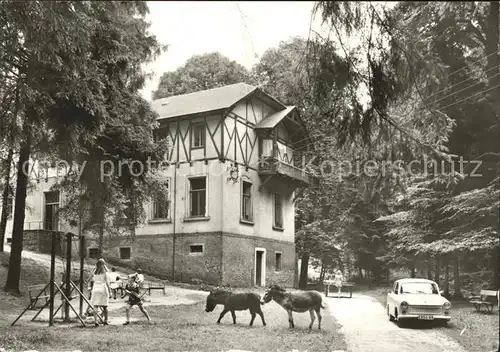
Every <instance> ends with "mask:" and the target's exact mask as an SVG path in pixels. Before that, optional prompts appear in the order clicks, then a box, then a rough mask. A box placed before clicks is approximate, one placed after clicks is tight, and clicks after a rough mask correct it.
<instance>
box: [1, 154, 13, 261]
mask: <svg viewBox="0 0 500 352" xmlns="http://www.w3.org/2000/svg"><path fill="white" fill-rule="evenodd" d="M13 153H14V151H13V149H12V148H10V149H9V153H8V154H7V161H6V163H7V165H6V167H5V178H4V182H5V187H4V189H3V194H2V215H1V218H0V252H3V250H4V248H3V244H4V242H5V230H6V228H7V218H8V214H7V211H8V209H7V203H8V201H9V195H10V194H9V193H10V165H11V164H12V155H13ZM11 211H12V209H11Z"/></svg>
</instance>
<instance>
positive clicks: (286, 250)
mask: <svg viewBox="0 0 500 352" xmlns="http://www.w3.org/2000/svg"><path fill="white" fill-rule="evenodd" d="M255 248H263V249H265V256H266V259H265V261H266V270H265V271H266V274H265V285H266V286H269V285H271V284H278V285H281V286H284V287H292V286H293V283H294V275H295V244H294V243H289V242H281V241H276V240H268V239H264V238H258V237H248V236H241V235H234V234H224V237H223V249H222V253H223V268H224V269H223V272H224V275H223V283H224V284H227V285H231V286H238V287H249V286H254V284H255V279H254V278H255ZM276 252H281V270H280V271H276Z"/></svg>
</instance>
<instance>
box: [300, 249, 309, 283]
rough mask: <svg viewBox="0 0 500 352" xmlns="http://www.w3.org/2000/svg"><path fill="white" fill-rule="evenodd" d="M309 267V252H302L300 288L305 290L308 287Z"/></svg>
mask: <svg viewBox="0 0 500 352" xmlns="http://www.w3.org/2000/svg"><path fill="white" fill-rule="evenodd" d="M308 268H309V254H305V253H302V259H301V262H300V278H299V288H300V289H301V290H305V289H306V288H307V269H308Z"/></svg>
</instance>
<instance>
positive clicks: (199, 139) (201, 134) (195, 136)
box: [191, 124, 205, 149]
mask: <svg viewBox="0 0 500 352" xmlns="http://www.w3.org/2000/svg"><path fill="white" fill-rule="evenodd" d="M204 145H205V125H203V124H195V125H193V126H192V129H191V148H193V149H195V148H203V146H204Z"/></svg>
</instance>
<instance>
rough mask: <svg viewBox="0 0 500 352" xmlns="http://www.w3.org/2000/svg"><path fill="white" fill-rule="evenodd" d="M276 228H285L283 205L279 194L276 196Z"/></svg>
mask: <svg viewBox="0 0 500 352" xmlns="http://www.w3.org/2000/svg"><path fill="white" fill-rule="evenodd" d="M274 227H277V228H280V229H281V228H283V203H282V199H281V195H279V194H277V193H275V194H274Z"/></svg>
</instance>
